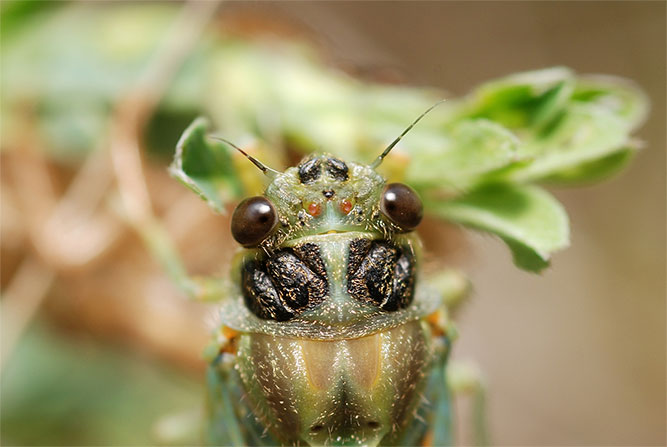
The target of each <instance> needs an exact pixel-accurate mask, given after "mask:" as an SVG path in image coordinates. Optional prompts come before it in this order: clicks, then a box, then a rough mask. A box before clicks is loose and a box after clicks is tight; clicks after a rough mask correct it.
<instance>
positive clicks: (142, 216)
mask: <svg viewBox="0 0 667 447" xmlns="http://www.w3.org/2000/svg"><path fill="white" fill-rule="evenodd" d="M219 3H220V1H207V2H202V1H194V0H193V1H190V2H188V3H186V4H185V6H184V7H183V10H182V11H181V13H180V15H179V17H178V18H177V19H176V20H175V22H174V24H173V25H172V27H171V28H170V30H169V32H168V33H167V36H166V37H165V39H164V40H163V42H162V43H161V45H160V47H159V48H158V50H157V51H156V53H155V55H154V58H153V60H152V61H151V62H150V63H149V64H148V67H147V69H146V70H145V71H144V72H143V73H142V75H141V76H140V77H139V79H138V80H137V82H136V84H135V85H134V86H132V87H131V88H129V89H128V91H127V92H126V93H125V94H124V95H122V96H121V98H120V100H119V102H118V106H117V108H116V112H115V115H114V116H115V117H114V120H113V123H112V131H111V159H112V162H113V169H114V173H115V176H116V180H117V184H118V190H119V193H120V197H121V202H122V205H123V213H124V215H123V217H124V218H125V219H126V220H127V222H128V223H129V224H130V225H131V226H132V227H133V228H134V229H135V230H136V231H137V232H138V233H139V234H140V235H141V237H142V238H143V239H144V241H145V243H146V244H147V246H148V248H149V250H150V251H151V254H153V255H154V256H155V257H156V258H157V259H158V260H159V261H160V263H161V264H162V265H163V267H164V268H165V270H166V272H167V273H168V274H169V275H170V276H171V277H172V279H174V280H175V281H176V282H177V283H178V284H179V285H180V286H181V287H182V288H183V289H184V290H185V291H186V292H187V293H188V294H189V295H199V294H201V293H200V290H199V289H200V288H199V287H198V286H197V285H196V284H195V283H194V282H193V281H192V280H190V278H189V277H188V275H187V272H186V271H185V268H184V266H183V264H182V262H181V260H180V257H179V255H178V253H177V251H176V248H175V247H174V245H173V243H172V240H171V238H170V236H169V234H168V233H167V232H166V230H165V228H164V226H163V225H161V224H160V223H159V221H158V219H157V218H156V217H155V215H154V214H153V210H152V206H151V199H150V194H149V192H148V187H147V185H146V181H145V176H144V171H143V166H142V160H141V151H140V144H139V140H140V135H141V129H143V128H144V126H145V125H146V123H147V120H148V118H149V117H150V115H151V113H152V112H153V110H154V109H155V107H156V106H157V104H158V103H159V101H160V99H161V98H162V96H163V95H164V92H165V91H166V89H167V87H168V85H169V83H170V81H171V80H172V79H173V77H174V76H175V75H176V73H177V71H178V69H179V68H180V67H181V65H182V64H183V62H185V60H186V59H187V57H188V55H189V54H190V52H191V50H192V48H193V47H194V46H195V45H196V44H197V42H198V41H199V39H200V37H201V35H202V33H203V31H204V28H205V26H206V25H207V24H208V22H209V21H210V20H211V19H212V18H213V17H214V16H215V10H216V9H217V7H218V6H219Z"/></svg>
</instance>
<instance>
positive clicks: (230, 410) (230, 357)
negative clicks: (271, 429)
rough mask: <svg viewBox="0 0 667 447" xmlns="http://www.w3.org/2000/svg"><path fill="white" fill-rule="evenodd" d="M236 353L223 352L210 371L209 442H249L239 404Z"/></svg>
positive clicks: (208, 382) (211, 365) (218, 443)
mask: <svg viewBox="0 0 667 447" xmlns="http://www.w3.org/2000/svg"><path fill="white" fill-rule="evenodd" d="M235 363H236V356H235V355H234V354H229V353H222V354H220V355H219V356H218V357H217V358H216V359H215V360H214V361H213V362H212V363H211V364H210V365H209V367H208V370H207V371H206V382H207V385H208V394H207V395H208V401H207V410H208V427H207V430H206V432H205V434H204V437H205V442H206V444H207V445H233V446H244V445H246V442H245V439H244V437H243V432H242V429H241V426H240V424H239V420H238V415H237V413H236V411H235V405H236V404H238V402H239V398H240V391H239V389H238V386H237V384H236V381H235V380H234V378H233V374H234V364H235Z"/></svg>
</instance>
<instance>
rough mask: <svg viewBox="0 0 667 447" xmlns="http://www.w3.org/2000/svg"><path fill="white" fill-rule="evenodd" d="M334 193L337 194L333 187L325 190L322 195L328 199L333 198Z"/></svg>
mask: <svg viewBox="0 0 667 447" xmlns="http://www.w3.org/2000/svg"><path fill="white" fill-rule="evenodd" d="M334 194H336V191H334V190H333V189H325V190H324V191H322V195H323V196H324V197H325V198H327V199H330V198H332V197H333V196H334Z"/></svg>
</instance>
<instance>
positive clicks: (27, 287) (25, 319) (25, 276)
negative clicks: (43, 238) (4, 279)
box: [0, 256, 55, 369]
mask: <svg viewBox="0 0 667 447" xmlns="http://www.w3.org/2000/svg"><path fill="white" fill-rule="evenodd" d="M54 278H55V273H54V271H53V270H52V269H50V268H48V267H46V266H45V265H44V264H43V263H42V262H41V261H39V260H37V259H36V258H34V257H32V256H29V257H27V258H26V259H25V260H24V261H23V262H22V263H21V265H20V266H19V269H18V271H17V272H16V273H15V274H14V277H13V278H12V282H11V284H10V285H9V286H8V287H7V289H6V291H5V292H4V293H3V298H2V328H1V330H2V347H1V349H0V369H2V368H4V367H5V365H6V362H7V360H8V359H9V357H10V356H11V354H12V352H13V351H14V348H15V346H16V342H17V341H18V340H19V338H20V337H21V334H22V333H23V331H24V330H25V328H26V326H27V325H28V323H30V321H31V320H32V317H33V316H34V315H35V312H36V311H37V309H39V306H40V305H41V303H42V301H43V300H44V297H45V296H46V294H47V292H48V291H49V288H50V287H51V283H52V282H53V280H54Z"/></svg>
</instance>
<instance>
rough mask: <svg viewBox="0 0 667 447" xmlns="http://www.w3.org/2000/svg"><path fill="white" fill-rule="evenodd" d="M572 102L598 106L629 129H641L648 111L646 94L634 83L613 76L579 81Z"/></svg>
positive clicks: (600, 76)
mask: <svg viewBox="0 0 667 447" xmlns="http://www.w3.org/2000/svg"><path fill="white" fill-rule="evenodd" d="M572 100H573V101H579V102H587V103H591V104H597V105H598V106H600V107H603V108H605V109H606V110H607V111H609V112H610V113H613V114H614V115H616V116H617V117H618V118H619V119H622V120H623V121H624V122H625V124H626V126H627V128H628V129H630V130H634V129H636V128H637V127H639V126H640V125H641V124H642V123H643V122H644V120H645V119H646V116H647V114H648V111H649V100H648V97H647V96H646V94H645V93H644V92H643V91H642V90H641V89H640V88H639V87H638V86H637V85H636V84H635V83H634V82H632V81H629V80H627V79H623V78H617V77H614V76H603V75H596V76H585V77H583V78H581V79H579V80H578V81H577V85H576V87H575V90H574V93H573V95H572Z"/></svg>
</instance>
